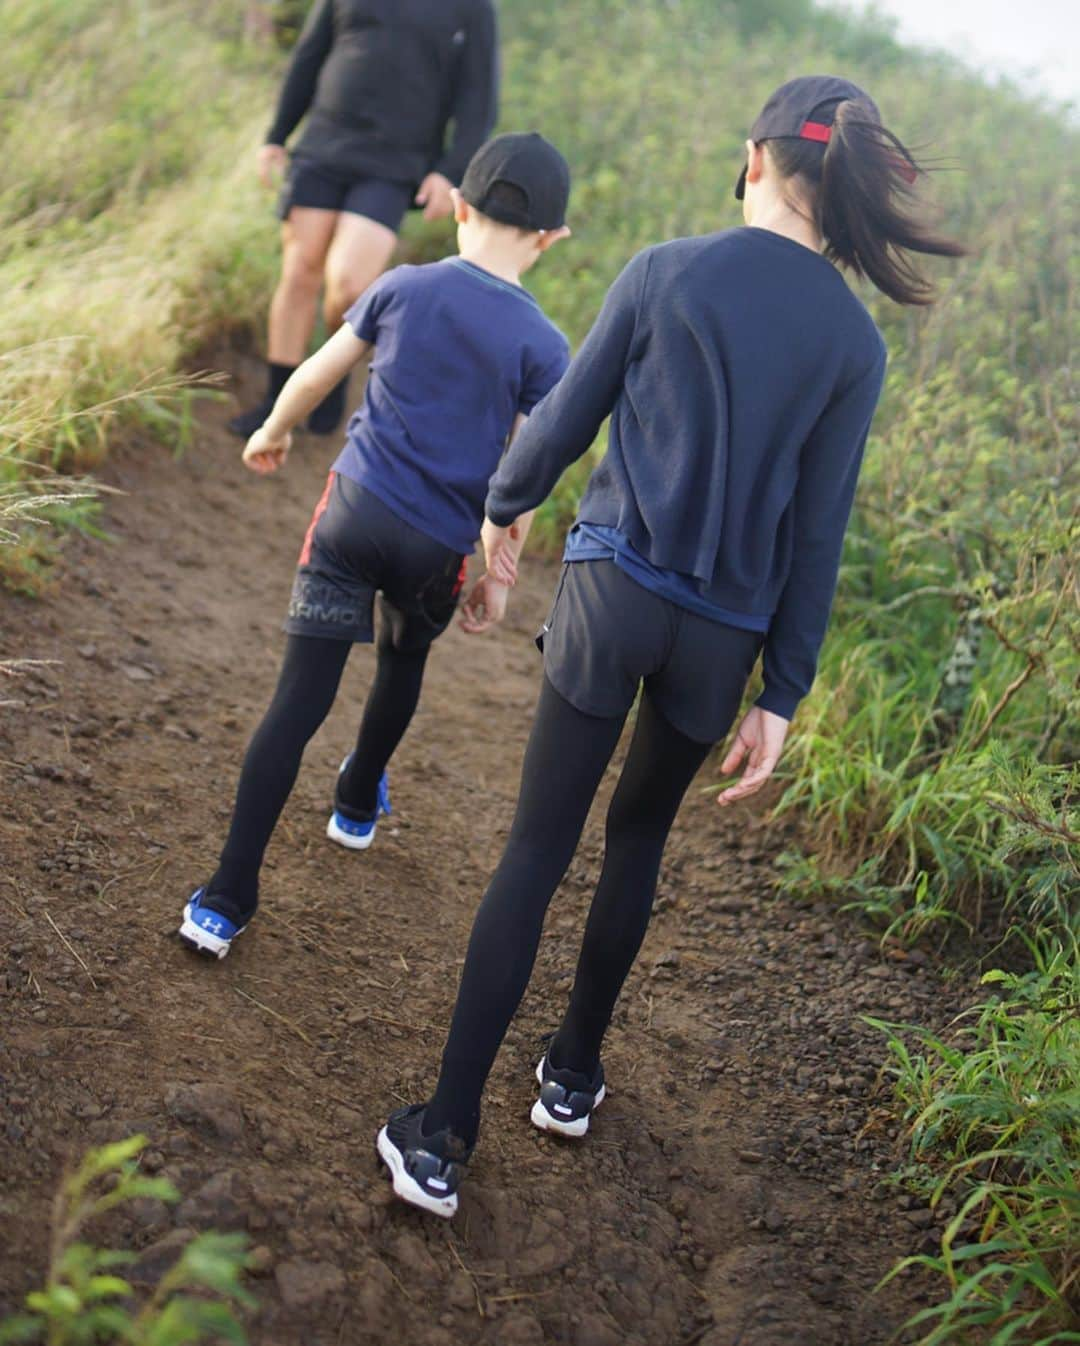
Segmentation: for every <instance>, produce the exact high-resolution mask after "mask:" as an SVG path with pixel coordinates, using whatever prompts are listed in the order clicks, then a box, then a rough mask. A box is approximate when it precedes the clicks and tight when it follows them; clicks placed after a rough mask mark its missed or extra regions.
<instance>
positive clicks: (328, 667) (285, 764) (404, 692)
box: [206, 622, 430, 923]
mask: <svg viewBox="0 0 1080 1346" xmlns="http://www.w3.org/2000/svg"><path fill="white" fill-rule="evenodd" d="M429 648H430V646H426V647H425V648H423V649H421V650H419V651H411V652H409V653H402V652H401V651H400V650H397V649H395V648H394V645H393V635H392V631H391V629H390V623H389V622H384V623H383V624H382V626H381V627H380V631H379V640H378V644H377V647H376V649H377V656H378V661H377V664H376V670H375V680H374V682H373V683H372V685H371V690H370V692H369V693H368V698H367V704H366V705H365V707H364V716H363V719H362V721H361V724H360V733H359V735H358V737H357V741H356V751H355V754H354V756H353V760H352V763H351V765H350V767H349V770H348V771H347V772H345V773H344V775H342V776H341V778H340V779H339V781H338V785H337V798H338V802H339V806H343V807H344V809H345V811H346V813H347V814H348V815H349V816H350V817H353V818H356V819H358V820H362V819H364V818H372V817H374V815H375V808H376V800H377V794H378V787H379V779H380V777H381V776H382V773H383V771H384V770H385V769H386V764H387V762H389V760H390V758H391V756H392V755H393V753H394V749H395V748H396V747H397V745H398V744H399V743H400V741H401V739H402V736H403V735H404V733H405V730H406V729H407V728H408V727H409V722H410V720H411V719H412V717H413V713H414V712H415V710H416V706H417V702H418V701H419V699H420V686H421V683H422V682H423V679H424V664H425V663H426V661H427V655H428V649H429ZM351 649H352V645H351V644H350V643H349V642H348V641H345V640H325V639H321V638H319V637H315V636H289V638H288V644H287V645H286V648H285V661H284V663H283V664H282V668H281V676H280V678H279V679H278V685H277V690H276V691H275V692H274V699H273V700H272V701H271V703H270V709H269V710H268V711H267V712H266V715H265V716H264V717H263V721H262V723H261V724H260V725H259V727H258V729H257V730H256V731H255V736H254V737H253V738H252V740H251V744H250V746H249V747H248V750H247V756H246V757H245V758H244V766H243V770H242V771H241V773H240V785H239V787H238V789H237V793H236V807H235V808H234V810H233V818H232V825H231V827H230V828H229V836H228V839H227V840H226V842H225V849H224V850H223V851H222V852H221V859H220V860H219V862H218V868H217V872H216V873H215V874H214V877H213V878H212V879H211V880H210V882H209V883H208V884H207V889H206V891H207V901H208V902H209V904H210V905H211V906H212V907H213V908H214V909H216V910H218V911H220V912H222V914H223V915H225V916H228V917H230V919H232V920H237V921H239V922H241V923H243V921H245V920H247V919H248V918H249V917H250V916H251V914H252V913H253V912H254V910H255V907H256V905H257V903H258V899H259V870H260V868H261V867H262V861H263V853H264V852H265V850H266V846H267V843H268V842H269V840H270V837H271V834H272V833H273V831H274V828H275V827H276V826H277V820H278V818H279V817H280V816H281V811H282V809H283V808H284V807H285V801H286V800H287V799H288V797H289V794H290V792H291V791H292V788H293V785H294V784H295V783H296V777H297V774H298V772H299V770H300V760H301V758H302V757H303V755H304V749H305V748H306V747H307V745H308V742H309V741H310V740H311V738H312V737H313V735H314V734H315V732H316V731H317V730H318V729H319V727H320V725H321V724H322V722H323V721H324V720H325V719H326V717H327V715H329V713H330V707H331V706H332V705H333V704H334V698H335V696H336V695H337V690H338V684H339V683H340V682H341V675H342V673H343V671H344V669H345V663H346V660H347V659H348V657H349V651H350V650H351ZM329 793H330V792H329V791H328V792H327V796H328V800H329Z"/></svg>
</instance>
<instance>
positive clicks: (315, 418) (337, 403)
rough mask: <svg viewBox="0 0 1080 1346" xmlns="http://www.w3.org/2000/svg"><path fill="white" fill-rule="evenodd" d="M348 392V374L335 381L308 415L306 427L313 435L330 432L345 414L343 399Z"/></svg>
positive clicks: (336, 426)
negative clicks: (338, 381)
mask: <svg viewBox="0 0 1080 1346" xmlns="http://www.w3.org/2000/svg"><path fill="white" fill-rule="evenodd" d="M348 392H349V376H348V374H346V375H345V377H344V378H343V379H342V380H341V382H340V383H336V384H335V385H334V386H333V388H331V389H330V391H329V392H328V393H327V394H326V396H325V397H324V398H323V400H322V401H321V402H320V403H319V405H318V406H317V407H316V408H315V409H314V411H312V413H311V415H310V416H308V422H307V424H308V429H309V430H310V431H311V432H312V434H315V435H329V434H332V433H333V432H334V431H335V430H336V429H337V428H338V426H339V425H340V424H341V418H342V416H344V415H345V400H346V398H347V396H348Z"/></svg>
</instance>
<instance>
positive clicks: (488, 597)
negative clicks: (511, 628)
mask: <svg viewBox="0 0 1080 1346" xmlns="http://www.w3.org/2000/svg"><path fill="white" fill-rule="evenodd" d="M509 597H510V589H509V587H508V586H507V585H505V584H500V583H499V581H498V580H497V579H495V578H494V577H493V576H492V575H485V576H484V577H483V578H482V579H479V580H477V582H476V583H475V584H474V585H473V589H472V592H471V593H470V594H469V596H468V598H467V599H466V600H465V603H464V605H463V607H462V609H461V612H462V618H461V629H462V630H463V631H466V632H468V634H469V635H470V636H478V635H480V634H482V632H484V631H490V630H491V628H492V627H493V626H495V625H496V623H498V622H501V621H502V619H503V618H504V617H505V616H506V600H507V599H508V598H509Z"/></svg>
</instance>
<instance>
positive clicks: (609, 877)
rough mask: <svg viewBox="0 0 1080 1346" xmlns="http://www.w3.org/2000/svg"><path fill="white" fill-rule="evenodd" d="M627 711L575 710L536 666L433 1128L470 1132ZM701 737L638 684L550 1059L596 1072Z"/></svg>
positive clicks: (434, 1104) (428, 1125)
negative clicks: (529, 724)
mask: <svg viewBox="0 0 1080 1346" xmlns="http://www.w3.org/2000/svg"><path fill="white" fill-rule="evenodd" d="M623 723H624V719H623V717H618V718H616V719H598V718H596V717H595V716H591V715H585V714H583V713H582V712H581V711H579V710H575V709H574V707H573V706H571V705H570V703H569V702H568V701H565V700H564V699H563V698H562V697H561V696H560V695H559V693H558V692H556V691H555V689H554V688H553V687H552V686H551V684H550V683H549V682H548V681H547V679H546V678H545V679H544V685H543V689H542V691H541V694H540V702H539V705H538V707H537V711H536V718H535V720H534V722H533V728H532V734H531V736H530V738H529V745H528V748H527V749H526V752H525V762H524V766H523V769H522V780H521V794H520V796H519V798H518V805H517V812H516V814H515V816H514V822H513V826H512V827H511V830H510V836H509V839H508V841H507V844H506V850H505V852H504V853H503V857H502V860H501V861H500V862H499V867H498V869H496V871H495V875H494V877H493V878H492V880H491V884H490V886H489V887H488V890H487V892H486V893H485V895H484V900H483V902H482V903H481V904H480V909H479V911H478V912H477V915H476V921H475V923H474V925H473V930H472V937H471V939H470V941H469V950H468V955H467V957H466V959H465V967H464V970H463V972H462V976H461V986H460V989H459V991H458V999H457V1005H456V1007H455V1009H454V1017H453V1021H452V1022H451V1025H450V1036H449V1038H448V1040H447V1044H446V1049H445V1051H444V1053H443V1060H442V1071H441V1073H440V1075H439V1083H438V1087H437V1088H436V1091H435V1095H434V1097H433V1099H432V1101H431V1103H430V1105H429V1107H428V1112H427V1115H426V1117H425V1119H424V1127H425V1130H426V1131H427V1132H428V1134H429V1135H430V1134H432V1133H434V1132H435V1131H439V1130H442V1129H443V1128H444V1127H449V1128H450V1129H451V1130H452V1131H454V1132H455V1133H456V1134H457V1135H459V1136H460V1137H461V1138H462V1139H463V1140H465V1141H467V1142H469V1143H472V1142H473V1141H475V1139H476V1133H477V1130H478V1128H479V1122H480V1095H481V1093H482V1092H483V1088H484V1083H485V1081H486V1080H487V1076H488V1072H489V1071H490V1070H491V1066H492V1063H493V1062H494V1060H495V1055H496V1053H497V1052H498V1050H499V1046H500V1044H501V1043H502V1040H503V1038H504V1036H505V1034H506V1030H507V1028H508V1027H509V1025H510V1020H511V1019H512V1018H513V1017H514V1014H515V1012H516V1011H517V1007H518V1005H519V1003H520V1001H521V998H522V996H523V995H524V994H525V988H526V986H527V985H528V982H529V977H530V975H531V974H532V968H533V963H534V961H535V959H536V950H537V947H538V945H539V943H540V932H541V929H542V927H543V924H544V916H545V914H546V912H547V909H548V904H549V902H550V901H551V898H552V895H553V894H554V892H555V889H556V888H557V887H558V885H559V882H560V880H561V879H562V877H563V875H564V874H565V872H566V869H567V867H568V866H569V864H570V861H571V859H572V858H573V854H574V851H575V850H576V849H577V844H578V840H579V838H580V836H581V830H582V828H583V827H584V825H585V819H586V817H587V815H588V812H589V806H590V805H591V804H592V801H593V796H594V795H595V793H596V789H597V786H598V785H599V783H600V778H601V776H602V775H603V773H604V770H605V768H606V767H607V765H608V762H609V761H610V759H611V755H612V753H613V752H614V750H615V746H616V744H617V743H618V741H619V736H620V734H621V732H622V727H623ZM709 750H710V749H709V745H707V744H702V743H695V742H694V741H693V740H691V739H688V738H686V737H685V736H684V735H683V734H680V733H679V732H678V731H677V730H676V729H674V728H673V727H672V726H671V725H670V724H669V723H668V722H667V720H665V719H664V718H663V716H662V715H661V714H660V713H659V711H658V710H657V709H656V708H655V707H654V706H653V704H652V702H651V701H650V700H649V697H648V694H647V693H646V694H645V695H644V696H643V698H642V701H641V709H640V711H639V714H638V717H637V724H636V727H635V729H634V737H633V741H632V743H631V745H630V751H629V753H628V755H627V758H626V763H625V765H624V766H623V769H622V774H621V776H620V777H619V783H618V786H617V787H616V790H615V794H614V796H613V798H612V801H611V806H610V808H609V809H608V816H607V838H606V847H605V852H604V865H603V869H602V872H601V874H600V882H599V884H598V886H597V889H596V896H595V897H594V898H593V903H592V907H591V909H590V911H589V919H588V923H587V925H586V927H585V938H584V942H583V944H582V947H581V956H580V958H579V960H578V967H577V976H576V979H575V981H574V989H573V992H572V993H571V996H570V1004H569V1006H568V1008H567V1011H566V1015H565V1017H564V1019H563V1022H562V1025H561V1027H560V1028H559V1030H558V1032H557V1033H556V1035H555V1037H554V1039H553V1040H552V1043H551V1046H550V1049H549V1050H550V1055H551V1062H552V1065H554V1066H556V1067H557V1068H559V1069H566V1070H575V1071H580V1072H582V1073H584V1074H587V1075H592V1074H593V1072H594V1071H595V1069H596V1066H597V1063H598V1062H599V1059H600V1044H601V1042H602V1040H603V1037H604V1033H605V1031H606V1030H607V1026H608V1022H609V1020H610V1019H611V1014H612V1011H613V1009H614V1008H615V1001H616V1000H617V999H618V995H619V992H620V990H621V989H622V985H623V982H624V981H625V980H626V977H627V974H628V973H629V971H630V968H631V967H632V965H633V962H634V959H635V958H636V957H637V952H638V949H639V948H640V947H641V941H642V940H643V939H644V937H645V931H646V928H647V926H648V924H649V916H650V914H651V912H652V904H653V896H654V894H655V892H656V880H657V876H658V874H659V870H660V859H661V856H662V855H663V851H664V844H665V842H666V841H667V836H668V832H669V830H670V828H671V824H672V822H673V821H674V819H675V814H676V813H677V811H678V808H679V805H680V803H681V802H682V798H683V795H684V794H685V793H686V790H687V787H688V786H689V784H690V782H691V781H692V780H693V778H694V775H695V773H696V772H697V770H698V768H699V767H700V766H701V764H702V763H703V762H704V760H705V758H706V756H707V755H708V753H709Z"/></svg>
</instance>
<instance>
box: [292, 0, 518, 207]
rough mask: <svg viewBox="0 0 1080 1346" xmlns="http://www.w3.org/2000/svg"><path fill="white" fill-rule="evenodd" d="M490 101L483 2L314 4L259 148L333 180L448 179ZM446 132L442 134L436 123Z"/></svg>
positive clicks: (487, 122)
mask: <svg viewBox="0 0 1080 1346" xmlns="http://www.w3.org/2000/svg"><path fill="white" fill-rule="evenodd" d="M497 104H498V34H497V30H496V19H495V9H494V5H493V3H492V0H315V4H314V6H313V7H312V9H311V11H310V13H309V14H308V18H307V22H306V23H305V24H304V28H303V31H302V32H301V34H300V37H299V38H298V40H297V43H296V47H295V49H294V51H293V54H292V58H291V60H290V62H289V67H288V69H287V71H286V73H285V79H284V83H283V84H282V88H281V94H280V97H279V100H278V107H277V111H276V114H275V116H274V121H273V125H272V126H271V127H270V130H269V133H268V134H267V141H268V142H269V143H270V144H274V145H284V144H285V142H286V141H287V140H288V138H289V136H290V135H291V134H292V132H293V131H294V130H295V129H296V127H297V126H298V125H299V124H300V121H301V120H302V119H303V117H304V116H305V114H307V122H306V124H305V126H304V129H303V132H302V133H301V136H300V139H299V140H298V142H297V143H296V145H295V151H296V153H297V154H300V155H303V156H304V157H305V158H308V159H311V160H313V161H314V162H316V163H318V164H320V165H322V166H323V167H325V168H327V169H329V170H331V171H332V172H335V173H339V174H341V175H342V176H345V177H351V178H360V177H367V176H370V177H381V178H386V179H389V180H390V181H394V182H419V181H420V180H421V179H422V178H423V177H424V176H425V175H426V174H427V173H429V172H430V171H432V170H433V169H434V170H437V171H438V172H440V173H442V174H444V176H446V177H447V178H449V179H450V181H451V182H455V183H456V182H460V180H461V177H462V175H463V174H464V172H465V167H466V165H467V164H468V162H469V160H470V158H471V157H472V156H473V154H474V153H475V152H476V150H477V149H479V147H480V145H481V144H482V143H483V142H484V141H485V140H486V139H487V138H488V136H489V135H490V134H491V129H492V127H493V126H494V124H495V118H496V113H497ZM451 125H452V128H453V129H452V131H451V132H450V133H449V134H448V128H450V127H451Z"/></svg>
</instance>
